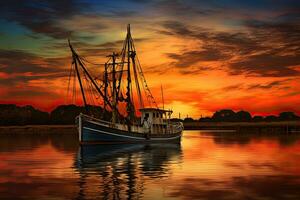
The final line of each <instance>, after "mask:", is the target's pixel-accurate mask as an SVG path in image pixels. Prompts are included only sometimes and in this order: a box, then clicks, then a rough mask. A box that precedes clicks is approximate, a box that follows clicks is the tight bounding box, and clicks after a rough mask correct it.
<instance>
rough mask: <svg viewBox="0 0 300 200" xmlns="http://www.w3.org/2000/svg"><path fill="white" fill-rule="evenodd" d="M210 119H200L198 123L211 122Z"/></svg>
mask: <svg viewBox="0 0 300 200" xmlns="http://www.w3.org/2000/svg"><path fill="white" fill-rule="evenodd" d="M211 121H212V119H211V118H210V117H201V118H200V119H199V122H211Z"/></svg>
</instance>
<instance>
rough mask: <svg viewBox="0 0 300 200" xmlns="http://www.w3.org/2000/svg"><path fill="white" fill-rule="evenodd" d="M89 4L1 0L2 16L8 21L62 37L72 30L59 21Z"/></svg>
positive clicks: (67, 1)
mask: <svg viewBox="0 0 300 200" xmlns="http://www.w3.org/2000/svg"><path fill="white" fill-rule="evenodd" d="M87 6H88V5H87V4H86V3H82V2H79V1H76V0H61V1H51V0H44V1H34V0H28V1H22V0H11V1H1V2H0V16H1V17H2V18H3V19H6V20H8V21H15V22H17V23H18V24H20V25H22V26H24V27H26V28H28V29H29V30H31V31H32V32H34V33H40V34H45V35H47V36H50V37H53V38H58V39H60V38H66V37H68V36H70V35H71V34H72V31H70V30H67V29H66V28H65V27H61V26H59V25H57V24H58V23H57V22H58V21H59V20H61V19H68V18H70V17H71V16H73V15H75V14H79V13H81V12H82V10H83V9H84V8H86V7H87Z"/></svg>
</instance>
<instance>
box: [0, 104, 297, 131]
mask: <svg viewBox="0 0 300 200" xmlns="http://www.w3.org/2000/svg"><path fill="white" fill-rule="evenodd" d="M103 112H104V110H103V108H102V107H100V106H87V108H85V107H83V106H76V105H60V106H57V107H56V108H55V109H54V110H52V111H51V112H44V111H41V110H38V109H36V108H34V107H33V106H30V105H27V106H17V105H14V104H0V126H12V125H43V124H45V125H47V124H75V118H76V116H78V115H79V114H80V113H89V114H91V113H92V115H93V116H94V117H96V118H102V117H104V119H105V120H110V119H111V113H110V112H107V111H105V113H103ZM173 120H174V121H179V119H173ZM294 120H300V117H299V116H297V115H296V114H295V113H293V112H282V113H280V114H279V115H278V116H275V115H270V116H265V117H263V116H253V117H252V116H251V114H250V113H249V112H247V111H238V112H234V111H233V110H230V109H223V110H219V111H216V112H215V113H214V114H213V115H212V117H202V118H200V119H196V120H195V119H192V118H185V119H184V120H183V121H184V122H192V121H200V122H262V121H267V122H273V121H294ZM181 121H182V120H181Z"/></svg>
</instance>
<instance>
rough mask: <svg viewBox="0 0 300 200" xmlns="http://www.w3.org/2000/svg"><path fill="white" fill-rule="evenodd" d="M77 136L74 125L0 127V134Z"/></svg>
mask: <svg viewBox="0 0 300 200" xmlns="http://www.w3.org/2000/svg"><path fill="white" fill-rule="evenodd" d="M59 133H63V134H77V129H76V126H75V125H24V126H0V135H1V134H59Z"/></svg>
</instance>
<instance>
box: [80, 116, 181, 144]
mask: <svg viewBox="0 0 300 200" xmlns="http://www.w3.org/2000/svg"><path fill="white" fill-rule="evenodd" d="M78 129H79V141H80V143H138V142H151V143H152V142H180V140H181V135H182V131H180V132H177V133H172V134H169V133H168V134H166V133H165V134H146V133H135V132H129V131H124V130H119V129H117V128H113V127H109V126H105V125H102V124H101V123H98V122H96V121H93V120H87V119H85V118H82V117H81V116H79V125H78Z"/></svg>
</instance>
